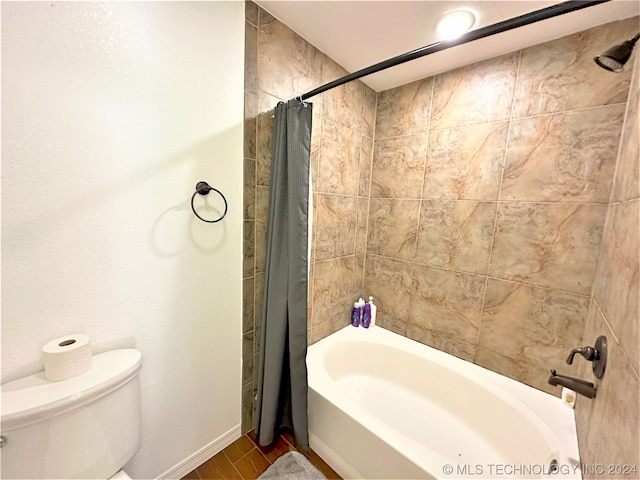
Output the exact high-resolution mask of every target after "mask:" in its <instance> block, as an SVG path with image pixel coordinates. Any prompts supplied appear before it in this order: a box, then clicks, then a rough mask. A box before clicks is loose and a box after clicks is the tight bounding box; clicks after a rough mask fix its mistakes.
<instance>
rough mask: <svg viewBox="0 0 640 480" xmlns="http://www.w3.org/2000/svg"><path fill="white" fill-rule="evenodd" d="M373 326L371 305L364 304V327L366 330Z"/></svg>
mask: <svg viewBox="0 0 640 480" xmlns="http://www.w3.org/2000/svg"><path fill="white" fill-rule="evenodd" d="M370 324H371V305H370V304H368V303H365V304H364V309H363V312H362V326H363V327H364V328H369V325H370Z"/></svg>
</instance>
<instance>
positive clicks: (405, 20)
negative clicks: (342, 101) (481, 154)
mask: <svg viewBox="0 0 640 480" xmlns="http://www.w3.org/2000/svg"><path fill="white" fill-rule="evenodd" d="M256 3H257V4H259V5H260V6H261V7H262V8H264V9H265V10H266V11H268V12H269V13H271V14H272V15H273V16H274V17H276V18H277V19H278V20H280V21H281V22H283V23H284V24H286V25H287V26H289V28H291V29H292V30H293V31H295V32H296V33H298V34H299V35H300V36H301V37H303V38H304V39H306V40H307V41H308V42H309V43H311V44H312V45H314V46H315V47H316V48H318V49H319V50H320V51H322V52H323V53H325V54H326V55H328V56H329V57H330V58H332V59H333V60H334V61H336V62H337V63H338V64H340V65H341V66H342V67H344V68H345V69H346V70H347V71H348V72H355V71H357V70H360V69H362V68H365V67H368V66H370V65H373V64H376V63H378V62H381V61H383V60H386V59H388V58H391V57H394V56H396V55H400V54H402V53H405V52H409V51H411V50H414V49H416V48H420V47H424V46H426V45H430V44H432V43H435V42H437V41H439V40H440V39H439V38H437V37H436V33H435V28H434V27H435V22H436V20H437V19H438V18H439V17H440V16H441V15H442V14H444V13H446V12H447V11H450V10H454V9H456V8H460V7H463V6H464V7H469V8H471V9H473V10H475V11H476V12H477V13H478V20H477V22H476V25H475V26H474V27H473V29H476V28H479V27H484V26H487V25H491V24H493V23H496V22H499V21H502V20H506V19H508V18H512V17H515V16H518V15H522V14H524V13H528V12H532V11H534V10H538V9H541V8H545V7H548V6H550V5H554V4H557V3H561V2H554V1H529V0H520V1H489V0H469V1H458V0H452V1H419V0H416V1H399V0H387V1H366V0H363V1H344V0H340V1H327V0H323V1H307V0H257V1H256ZM639 14H640V1H639V0H613V1H610V2H606V3H603V4H600V5H596V6H593V7H588V8H585V9H582V10H579V11H577V12H572V13H568V14H565V15H561V16H559V17H555V18H552V19H548V20H544V21H541V22H538V23H534V24H532V25H528V26H525V27H520V28H517V29H514V30H510V31H508V32H503V33H500V34H496V35H493V36H491V37H486V38H483V39H480V40H476V41H473V42H470V43H467V44H464V45H458V46H456V47H452V48H450V49H447V50H445V51H441V52H437V53H434V54H431V55H429V56H426V57H422V58H420V59H417V60H413V61H410V62H407V63H405V64H402V65H398V66H395V67H392V68H389V69H387V70H384V71H382V72H378V73H375V74H372V75H369V76H367V77H363V78H362V81H363V82H364V83H366V84H367V85H369V86H370V87H371V88H373V89H374V90H375V91H382V90H387V89H389V88H393V87H396V86H398V85H404V84H406V83H409V82H412V81H414V80H418V79H420V78H424V77H428V76H431V75H435V74H437V73H441V72H445V71H448V70H452V69H454V68H458V67H461V66H463V65H468V64H471V63H474V62H477V61H481V60H485V59H487V58H493V57H496V56H498V55H502V54H505V53H509V52H513V51H515V50H519V49H522V48H526V47H530V46H532V45H536V44H539V43H543V42H546V41H549V40H553V39H555V38H559V37H563V36H565V35H570V34H572V33H575V32H579V31H581V30H585V29H588V28H591V27H595V26H597V25H602V24H605V23H609V22H613V21H615V20H622V19H625V18H629V17H632V16H634V15H639ZM620 40H621V41H622V40H626V39H624V38H621V39H620ZM610 46H611V45H603V46H602V48H603V50H606V49H607V48H609V47H610Z"/></svg>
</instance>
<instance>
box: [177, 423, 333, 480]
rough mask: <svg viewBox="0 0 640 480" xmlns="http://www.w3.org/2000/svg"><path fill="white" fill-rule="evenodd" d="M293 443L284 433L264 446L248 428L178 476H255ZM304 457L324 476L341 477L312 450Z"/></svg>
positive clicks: (243, 479) (195, 479) (251, 479)
mask: <svg viewBox="0 0 640 480" xmlns="http://www.w3.org/2000/svg"><path fill="white" fill-rule="evenodd" d="M294 445H295V441H294V439H293V437H292V436H291V435H290V434H288V433H284V434H282V435H280V436H279V437H278V439H277V440H276V441H274V442H273V443H272V444H271V445H269V446H268V447H261V446H260V445H258V441H257V439H256V436H255V434H254V433H253V431H251V432H249V433H248V434H246V435H244V436H242V437H240V438H239V439H238V440H236V441H235V442H233V443H232V444H231V445H229V446H228V447H227V448H225V449H224V450H222V451H221V452H220V453H218V454H217V455H215V456H214V457H212V458H210V459H209V460H207V461H206V462H204V463H203V464H202V465H200V466H199V467H198V468H196V469H195V470H194V471H192V472H191V473H189V474H188V475H186V476H185V477H184V478H183V479H182V480H227V479H238V480H255V479H256V478H258V477H259V476H260V475H261V474H262V473H263V472H264V471H265V470H266V469H267V468H268V467H269V465H271V464H272V463H273V462H275V461H276V459H277V458H278V457H280V456H281V455H284V454H285V453H287V452H289V451H292V450H294V451H297V449H296V448H295V446H294ZM307 458H308V459H309V461H310V462H311V463H312V464H313V465H314V466H315V467H316V468H317V469H318V470H320V471H321V472H322V473H324V475H325V476H326V477H327V478H328V479H330V480H333V479H339V480H341V477H340V476H339V475H338V474H337V473H336V472H335V471H334V470H333V469H332V468H331V467H330V466H329V465H327V464H326V463H325V462H324V461H323V460H322V459H321V458H320V457H319V456H318V455H317V454H316V453H315V452H314V451H313V450H312V451H311V453H310V454H309V455H307Z"/></svg>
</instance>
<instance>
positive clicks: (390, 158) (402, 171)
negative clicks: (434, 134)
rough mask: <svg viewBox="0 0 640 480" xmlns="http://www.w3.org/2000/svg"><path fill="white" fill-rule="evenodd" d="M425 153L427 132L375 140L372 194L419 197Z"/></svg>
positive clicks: (378, 196)
mask: <svg viewBox="0 0 640 480" xmlns="http://www.w3.org/2000/svg"><path fill="white" fill-rule="evenodd" d="M426 156H427V134H422V135H409V136H405V137H393V138H385V139H382V140H376V141H375V144H374V147H373V170H372V173H371V196H372V197H377V198H420V195H421V193H422V179H423V176H424V164H425V161H426Z"/></svg>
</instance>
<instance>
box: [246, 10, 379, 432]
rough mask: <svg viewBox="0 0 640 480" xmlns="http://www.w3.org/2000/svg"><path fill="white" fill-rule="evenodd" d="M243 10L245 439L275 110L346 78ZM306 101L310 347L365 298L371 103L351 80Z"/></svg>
mask: <svg viewBox="0 0 640 480" xmlns="http://www.w3.org/2000/svg"><path fill="white" fill-rule="evenodd" d="M245 8H246V23H245V27H246V36H245V38H246V56H245V193H244V196H245V222H244V273H243V278H244V283H243V285H244V293H243V297H244V308H243V312H244V322H243V338H244V342H243V377H242V383H243V392H242V398H243V414H242V431H243V432H247V431H248V430H250V429H251V428H252V422H253V419H252V415H253V398H254V393H255V388H254V387H255V377H256V376H257V375H256V373H257V372H256V371H254V368H253V367H254V365H257V353H258V349H259V332H260V319H261V315H262V295H263V284H264V261H265V248H266V233H267V232H266V225H267V205H268V201H269V182H270V178H269V176H270V161H271V160H270V159H271V132H272V128H273V120H272V115H273V108H274V107H275V105H276V104H277V103H278V102H279V101H281V100H288V99H290V98H293V97H295V96H296V95H300V94H302V93H305V92H307V91H309V90H312V89H313V88H316V87H318V86H320V85H321V84H323V83H326V82H329V81H331V80H335V79H336V78H339V77H341V76H343V75H346V73H347V72H346V71H344V70H343V69H342V68H341V67H340V66H339V65H337V64H336V63H335V62H333V61H332V60H331V59H329V58H328V57H327V56H326V55H324V54H323V53H322V52H320V51H318V50H317V49H316V48H315V47H313V46H312V45H310V44H309V43H308V42H306V41H305V40H304V39H302V38H301V37H299V36H298V35H296V34H295V33H294V32H293V31H292V30H291V29H289V28H288V27H287V26H285V25H283V24H282V23H281V22H279V21H278V20H276V19H275V18H273V17H272V16H271V15H269V14H268V13H267V12H265V11H264V10H263V9H261V8H259V7H258V6H256V4H254V3H252V2H247V3H246V7H245ZM311 102H312V103H313V112H314V114H313V131H312V139H311V142H312V145H311V171H312V182H313V183H312V184H313V202H314V206H315V208H314V219H313V238H312V257H311V258H312V264H311V276H310V291H309V320H308V325H309V340H310V342H313V341H315V340H317V339H319V338H322V337H324V336H326V335H328V334H330V333H332V332H333V331H335V330H337V329H338V328H340V327H341V326H343V325H345V324H346V322H347V321H348V305H349V302H353V298H354V297H356V296H358V295H361V291H362V278H363V277H362V274H363V265H364V254H365V243H366V226H367V217H366V215H367V213H368V207H369V204H368V202H369V199H368V195H369V178H370V175H371V159H372V155H373V129H374V126H375V113H376V95H375V93H374V92H373V90H371V89H370V88H368V87H366V86H365V85H364V84H363V83H362V82H359V81H356V82H351V83H349V84H347V85H344V86H342V87H339V88H337V89H334V90H332V91H331V92H327V93H326V94H323V95H320V96H317V97H314V98H313V99H312V100H311ZM344 312H346V313H347V316H346V317H345V316H344Z"/></svg>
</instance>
